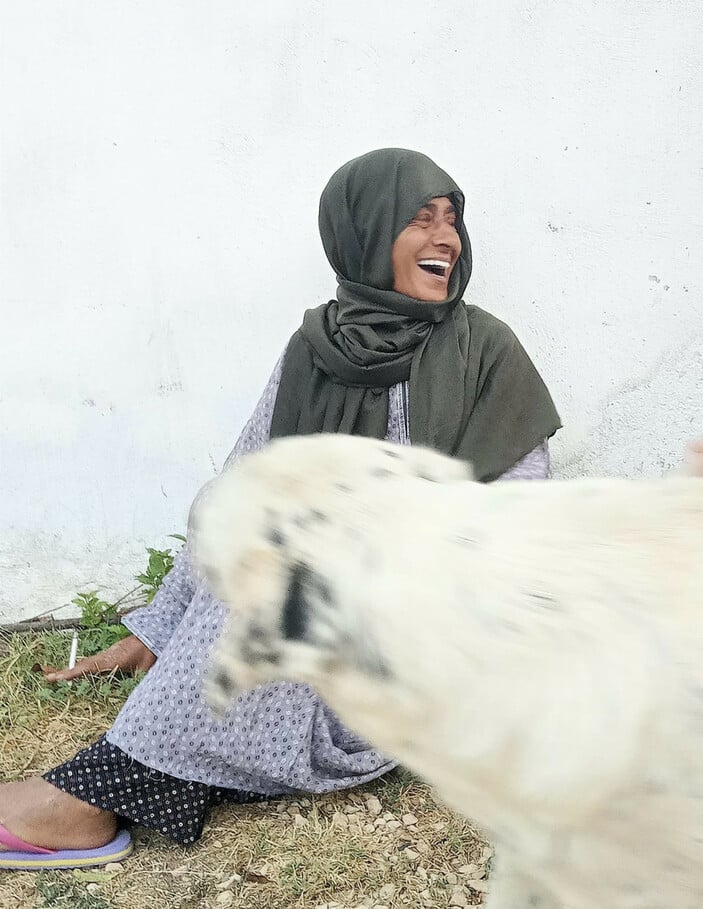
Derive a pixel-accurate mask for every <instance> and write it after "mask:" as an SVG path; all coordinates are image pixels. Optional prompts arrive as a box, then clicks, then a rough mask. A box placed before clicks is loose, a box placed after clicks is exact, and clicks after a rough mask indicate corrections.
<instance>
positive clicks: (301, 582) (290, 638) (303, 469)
mask: <svg viewBox="0 0 703 909" xmlns="http://www.w3.org/2000/svg"><path fill="white" fill-rule="evenodd" d="M467 479H470V470H469V467H468V465H466V464H465V463H462V462H459V461H456V460H454V459H451V458H447V457H444V456H442V455H439V454H437V453H436V452H433V451H430V450H426V449H421V448H410V447H407V448H405V447H401V446H397V445H391V444H388V443H385V442H379V441H373V440H369V439H361V438H356V437H351V436H342V435H318V436H306V437H293V438H288V439H283V440H279V441H276V442H273V443H271V444H270V445H269V446H268V447H267V448H266V449H265V450H264V451H263V452H261V453H259V454H255V455H250V456H248V457H246V458H244V459H242V460H241V461H240V462H238V463H237V464H236V465H235V466H234V467H233V468H231V469H230V470H229V471H227V472H226V473H224V474H223V475H222V476H220V477H219V478H218V479H216V480H214V481H213V482H211V483H210V484H208V486H207V487H206V488H205V489H204V490H203V491H202V493H201V494H200V495H199V496H198V499H197V500H196V502H195V503H194V506H193V509H192V513H191V528H190V538H191V541H192V546H193V549H194V554H195V557H196V561H197V563H198V564H199V566H200V568H201V569H202V570H203V572H204V574H205V576H206V577H207V579H208V580H209V583H210V585H211V587H212V589H213V591H214V593H215V594H216V595H217V596H218V597H219V598H221V599H222V600H224V601H225V602H227V603H228V604H229V605H230V607H231V610H232V621H231V625H230V628H229V630H228V632H227V633H226V635H225V636H224V637H223V639H222V641H221V642H220V644H219V646H218V649H217V652H216V654H215V666H214V668H213V669H212V670H211V672H210V679H211V685H210V697H211V701H212V702H213V703H214V704H215V705H216V706H219V707H221V708H224V707H226V706H227V704H228V703H229V702H230V701H231V700H232V698H233V697H234V696H235V694H236V692H237V691H238V690H242V689H245V688H250V687H254V686H255V685H256V684H259V683H261V682H264V681H267V680H269V679H286V678H287V679H304V680H306V681H309V682H311V683H312V684H315V682H316V680H317V679H319V678H321V677H322V676H325V677H327V678H328V677H329V676H330V675H331V673H330V670H331V669H332V668H334V670H335V673H334V674H335V675H336V676H337V677H339V676H340V674H343V670H344V668H345V667H348V668H349V669H350V670H351V669H363V671H364V672H366V673H371V674H372V675H374V674H375V675H377V676H379V677H383V676H384V674H387V673H388V671H389V670H388V667H387V666H386V665H385V664H384V661H383V659H382V657H381V655H380V653H379V652H378V649H377V647H376V646H375V642H374V637H373V633H372V631H371V630H370V629H369V628H368V627H367V626H366V624H365V621H364V610H363V608H362V606H363V604H362V603H361V601H358V602H357V601H356V600H355V597H356V596H357V594H358V595H359V597H362V598H363V594H362V591H361V587H362V586H364V585H363V583H362V582H363V581H364V577H362V576H360V572H361V573H366V574H372V573H373V571H374V560H375V559H376V558H378V555H379V554H378V545H377V543H376V542H373V540H375V538H374V537H373V534H371V533H370V532H369V529H370V528H373V527H376V526H378V525H379V524H380V523H381V522H383V521H385V519H386V517H387V515H388V513H389V510H392V509H393V507H394V502H395V503H396V504H397V503H398V502H399V501H400V502H402V501H403V500H405V499H407V498H408V496H409V495H410V494H411V492H412V489H418V490H419V489H422V488H423V487H425V488H427V487H428V486H429V485H430V484H436V483H441V484H445V483H456V482H459V481H466V480H467ZM435 488H436V487H435ZM366 580H368V578H366ZM366 586H368V585H366Z"/></svg>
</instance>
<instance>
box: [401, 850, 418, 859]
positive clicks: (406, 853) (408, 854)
mask: <svg viewBox="0 0 703 909" xmlns="http://www.w3.org/2000/svg"><path fill="white" fill-rule="evenodd" d="M403 855H404V856H405V858H406V859H407V860H408V861H409V862H416V861H417V860H418V859H419V858H420V856H419V854H418V853H417V852H415V850H414V849H406V850H405V851H404V852H403Z"/></svg>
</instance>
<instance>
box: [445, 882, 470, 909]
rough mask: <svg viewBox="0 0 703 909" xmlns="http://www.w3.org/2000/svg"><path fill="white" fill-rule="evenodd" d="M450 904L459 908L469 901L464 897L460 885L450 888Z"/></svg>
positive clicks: (466, 904) (462, 908)
mask: <svg viewBox="0 0 703 909" xmlns="http://www.w3.org/2000/svg"><path fill="white" fill-rule="evenodd" d="M449 905H450V906H459V907H461V909H464V907H465V906H468V905H469V901H468V899H467V898H466V894H465V893H464V890H463V889H462V888H461V887H455V888H454V889H453V890H452V895H451V897H450V899H449Z"/></svg>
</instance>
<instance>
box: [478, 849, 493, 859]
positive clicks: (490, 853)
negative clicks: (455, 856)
mask: <svg viewBox="0 0 703 909" xmlns="http://www.w3.org/2000/svg"><path fill="white" fill-rule="evenodd" d="M489 858H493V847H492V846H484V847H483V852H482V853H481V861H483V862H487V861H488V859H489Z"/></svg>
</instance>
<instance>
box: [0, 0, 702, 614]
mask: <svg viewBox="0 0 703 909" xmlns="http://www.w3.org/2000/svg"><path fill="white" fill-rule="evenodd" d="M702 42H703V7H702V6H701V4H700V3H699V2H698V0H690V2H689V0H666V2H665V0H609V2H605V0H578V2H573V3H562V2H556V0H533V2H526V0H503V2H500V0H496V2H494V3H488V2H485V0H481V2H478V0H473V2H472V0H433V2H432V3H427V2H425V0H422V2H421V0H405V2H403V3H395V2H389V3H386V4H381V3H378V2H377V0H373V2H370V0H356V2H354V3H344V2H338V3H330V2H322V0H301V2H289V0H272V2H271V3H268V4H245V5H242V4H236V3H231V2H230V0H227V2H225V0H210V2H208V3H200V2H197V0H168V2H166V0H153V2H151V3H137V2H134V0H121V2H119V3H118V2H111V0H106V2H103V3H100V4H95V3H90V2H86V0H71V2H66V0H57V2H53V3H51V4H47V3H43V2H37V0H24V2H22V3H6V4H4V5H3V6H2V7H1V8H0V141H1V146H0V194H1V195H0V307H1V308H2V355H1V356H0V488H1V498H0V577H1V578H2V584H1V585H0V621H1V620H3V619H4V620H7V619H9V618H10V617H16V616H21V615H22V616H28V615H32V614H35V613H37V612H39V611H41V610H43V609H47V608H50V607H53V606H57V605H60V604H61V603H63V602H65V601H66V600H67V599H68V598H69V597H70V596H71V595H72V594H73V593H74V592H75V591H76V590H77V589H85V588H86V587H87V586H88V585H97V584H103V585H106V587H107V590H108V591H110V590H116V591H124V590H125V589H126V588H127V587H128V586H129V584H130V578H131V576H132V575H134V574H135V573H136V571H137V570H138V569H139V567H140V566H141V564H142V563H143V548H144V546H146V545H154V544H155V545H159V546H161V545H166V544H167V540H166V534H168V533H170V532H174V531H182V530H183V527H184V521H185V517H186V514H187V510H188V506H189V503H190V501H191V499H192V496H193V494H194V492H195V491H196V489H197V488H198V487H199V486H200V485H201V484H202V483H203V482H204V481H205V480H206V479H208V478H209V477H210V476H211V475H212V473H213V472H214V471H215V470H216V469H217V468H218V466H219V465H220V464H221V463H222V461H223V459H224V457H225V456H226V454H227V452H228V451H229V449H230V448H231V446H232V445H233V443H234V441H235V439H236V436H237V434H238V432H239V429H240V427H241V425H242V423H243V422H244V420H245V419H246V417H247V415H248V413H249V412H250V410H251V408H252V406H253V404H254V403H255V401H256V398H257V395H258V393H259V391H260V389H261V387H262V385H263V383H264V381H265V379H266V377H267V375H268V373H269V371H270V369H271V367H272V365H273V362H274V361H275V359H276V357H277V356H278V353H279V352H280V349H281V348H282V346H283V344H284V343H285V340H286V338H287V337H288V336H289V334H290V333H291V332H292V330H294V329H295V327H296V325H297V323H298V321H299V319H300V315H301V313H302V311H303V309H304V308H306V307H308V306H314V305H316V304H318V303H320V302H322V301H324V300H325V299H327V298H328V297H329V296H330V295H331V294H332V293H333V291H334V281H333V276H332V274H331V272H330V269H329V267H328V266H327V263H326V261H325V259H324V256H323V254H322V251H321V247H320V243H319V239H318V236H317V229H316V207H317V200H318V197H319V193H320V190H321V189H322V187H323V185H324V183H325V181H326V180H327V178H328V176H329V175H330V173H331V172H332V170H333V169H334V168H335V167H336V166H338V165H339V164H341V163H342V162H344V161H345V160H347V159H348V158H350V157H352V156H353V155H356V154H359V153H362V152H364V151H367V150H368V149H370V148H374V147H379V146H383V145H405V146H410V147H414V148H418V149H421V150H423V151H425V152H427V153H428V154H430V155H431V156H433V157H434V158H435V159H436V160H437V161H438V162H439V163H440V164H442V165H443V166H444V167H445V168H446V169H447V170H449V171H450V172H451V173H452V174H453V175H454V176H455V177H456V179H457V180H458V181H459V183H460V184H461V185H462V186H463V187H464V188H465V191H466V194H467V200H468V210H467V217H468V225H469V232H470V234H471V237H472V241H473V246H474V260H475V267H474V277H473V279H472V282H471V285H470V287H469V294H468V297H469V299H470V300H472V301H473V302H476V303H478V304H480V305H481V306H484V307H486V308H488V309H490V310H492V311H493V312H495V313H496V314H497V315H499V316H500V317H502V318H504V319H506V320H507V321H508V322H509V323H510V324H511V325H512V326H513V327H514V328H515V329H516V331H517V332H518V334H519V335H520V337H521V338H522V340H523V342H524V343H525V345H526V347H527V348H528V350H529V351H530V352H531V354H532V355H533V358H534V360H535V361H536V363H537V364H538V366H539V367H540V369H541V370H542V372H543V374H544V375H545V377H546V378H547V380H548V382H549V384H550V386H551V388H552V390H553V393H554V396H555V398H556V400H557V402H558V405H559V407H560V410H561V412H562V415H563V419H564V422H565V427H566V428H565V429H564V431H563V432H562V433H561V434H560V436H559V438H558V439H557V440H556V441H555V443H554V447H553V451H554V458H555V466H556V469H557V472H558V473H559V474H561V475H564V476H576V475H579V474H583V473H588V474H598V473H606V474H613V475H618V474H621V475H627V476H638V475H644V474H646V475H656V474H658V473H660V472H661V471H663V470H664V469H666V468H667V467H669V466H670V465H671V464H672V463H675V462H676V461H677V459H678V456H679V451H680V449H681V446H682V444H683V441H684V440H685V439H686V438H687V437H689V436H690V435H692V434H696V433H699V434H700V433H703V303H702V290H703V288H702V286H701V285H702V283H703V281H702V279H703V264H702V260H701V254H700V249H701V232H702V230H701V228H702V224H701V221H702V219H703V215H702V214H701V213H702V212H703V175H702V171H701V165H702V162H701V148H702V147H703V126H702V119H703V114H702V111H703V103H702V102H703V62H702V55H701V46H702Z"/></svg>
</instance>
